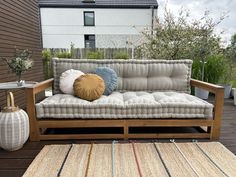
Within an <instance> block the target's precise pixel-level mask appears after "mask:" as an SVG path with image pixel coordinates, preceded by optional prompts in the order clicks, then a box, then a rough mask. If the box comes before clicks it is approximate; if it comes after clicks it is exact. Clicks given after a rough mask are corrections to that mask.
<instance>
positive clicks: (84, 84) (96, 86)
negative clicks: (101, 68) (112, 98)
mask: <svg viewBox="0 0 236 177" xmlns="http://www.w3.org/2000/svg"><path fill="white" fill-rule="evenodd" d="M104 90H105V84H104V81H103V79H102V78H101V77H100V76H98V75H96V74H84V75H82V76H80V77H79V78H77V79H76V80H75V82H74V93H75V96H77V97H79V98H81V99H84V100H88V101H93V100H96V99H98V98H99V97H100V96H101V95H102V94H103V93H104Z"/></svg>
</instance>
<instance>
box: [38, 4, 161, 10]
mask: <svg viewBox="0 0 236 177" xmlns="http://www.w3.org/2000/svg"><path fill="white" fill-rule="evenodd" d="M39 7H40V8H106V9H109V8H113V9H120V8H122V9H150V8H151V7H153V8H154V9H158V5H125V6H124V5H55V4H41V5H40V4H39Z"/></svg>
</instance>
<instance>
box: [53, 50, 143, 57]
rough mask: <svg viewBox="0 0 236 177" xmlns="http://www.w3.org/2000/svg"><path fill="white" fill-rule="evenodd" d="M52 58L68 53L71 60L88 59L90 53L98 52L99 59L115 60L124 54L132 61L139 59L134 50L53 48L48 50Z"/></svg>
mask: <svg viewBox="0 0 236 177" xmlns="http://www.w3.org/2000/svg"><path fill="white" fill-rule="evenodd" d="M49 50H50V51H51V53H52V55H53V56H57V55H58V54H59V55H60V53H70V54H71V58H79V59H82V58H88V54H89V53H90V54H91V52H99V53H100V54H101V55H100V56H101V58H99V59H102V58H103V59H115V58H116V57H117V56H119V55H122V54H126V55H127V58H129V59H134V58H140V57H139V56H138V52H137V49H136V48H96V49H88V48H74V49H64V48H53V49H49Z"/></svg>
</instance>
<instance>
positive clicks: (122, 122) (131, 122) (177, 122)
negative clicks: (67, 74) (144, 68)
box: [26, 59, 224, 141]
mask: <svg viewBox="0 0 236 177" xmlns="http://www.w3.org/2000/svg"><path fill="white" fill-rule="evenodd" d="M60 60H61V59H60ZM65 60H68V59H64V60H61V61H65ZM78 60H79V59H78ZM55 62H56V63H57V62H58V60H57V59H55V60H54V74H55V73H56V72H57V71H56V68H55V65H57V64H56V63H55ZM59 62H60V61H59ZM82 62H83V60H82ZM89 62H90V61H89ZM91 62H96V61H91ZM99 62H101V63H102V61H99ZM121 62H123V61H121ZM124 62H125V61H124ZM137 62H139V61H137ZM103 65H104V62H103ZM57 66H58V65H57ZM66 69H68V68H65V70H66ZM74 69H76V68H74ZM57 74H58V73H57ZM56 79H57V80H56V81H55V78H54V79H49V80H46V81H43V82H40V83H38V84H36V85H35V86H34V87H32V88H26V97H27V112H28V115H29V119H30V140H31V141H40V140H58V139H132V138H135V139H136V138H210V139H211V140H216V139H218V138H219V136H220V128H221V116H222V112H223V105H224V89H223V88H222V87H221V86H218V85H214V84H209V83H206V82H202V81H199V80H195V79H190V78H189V84H190V85H191V87H199V88H203V89H205V90H208V91H210V92H211V93H213V94H214V95H215V97H214V98H215V100H214V103H213V105H214V108H213V112H212V118H201V117H197V118H190V119H189V118H184V117H183V118H181V119H178V118H164V119H153V118H145V119H142V118H139V119H130V118H129V119H126V118H122V119H88V118H86V119H77V118H73V119H55V118H50V117H48V118H45V119H38V118H37V113H36V107H35V104H36V101H35V100H36V99H35V98H36V95H37V94H38V93H40V92H42V91H44V90H45V89H47V88H48V87H54V86H55V84H58V83H56V82H58V78H56ZM57 87H58V85H57ZM85 127H86V128H91V127H100V128H101V127H114V128H116V127H120V128H122V130H123V131H122V133H105V134H90V133H87V134H45V132H46V131H45V130H47V129H48V128H85ZM132 127H197V128H198V129H201V130H203V131H200V132H194V133H191V132H187V133H132V132H130V128H132ZM203 127H204V128H203ZM202 128H203V129H202Z"/></svg>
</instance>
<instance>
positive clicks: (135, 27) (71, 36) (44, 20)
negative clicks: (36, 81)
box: [41, 8, 156, 48]
mask: <svg viewBox="0 0 236 177" xmlns="http://www.w3.org/2000/svg"><path fill="white" fill-rule="evenodd" d="M84 11H94V13H95V26H94V27H86V26H84V19H83V18H84V17H83V12H84ZM151 14H152V13H151V9H81V8H41V24H42V35H43V47H44V48H68V47H69V46H70V43H71V42H72V43H74V44H75V46H76V47H78V48H84V34H95V35H96V36H99V41H103V43H105V41H106V40H107V37H105V38H104V40H102V36H107V35H110V36H111V37H112V35H113V36H115V37H113V38H112V39H111V40H112V41H114V40H118V39H120V40H123V41H118V43H119V45H117V46H119V47H126V46H125V44H126V41H127V38H129V37H130V36H131V38H132V36H133V38H137V35H140V32H141V31H142V30H143V29H144V28H146V27H149V28H150V27H151V21H152V20H151V19H152V18H151ZM155 14H156V12H155ZM118 35H120V36H121V37H120V38H119V37H118ZM111 43H114V42H108V43H107V44H103V45H100V44H99V42H97V41H96V44H97V47H98V46H107V47H109V45H110V44H111ZM110 47H113V46H110Z"/></svg>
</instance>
